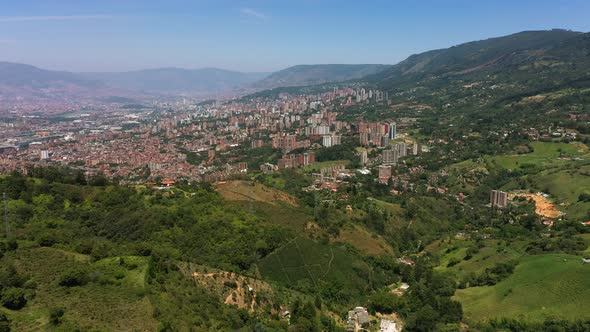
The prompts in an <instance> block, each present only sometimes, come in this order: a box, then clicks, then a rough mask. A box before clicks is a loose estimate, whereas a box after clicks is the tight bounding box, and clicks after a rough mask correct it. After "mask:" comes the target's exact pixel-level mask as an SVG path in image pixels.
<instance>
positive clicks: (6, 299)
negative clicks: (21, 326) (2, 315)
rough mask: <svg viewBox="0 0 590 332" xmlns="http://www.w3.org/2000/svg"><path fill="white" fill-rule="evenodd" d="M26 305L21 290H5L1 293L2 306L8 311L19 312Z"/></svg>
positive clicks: (23, 293)
mask: <svg viewBox="0 0 590 332" xmlns="http://www.w3.org/2000/svg"><path fill="white" fill-rule="evenodd" d="M26 304H27V299H26V298H25V291H24V290H23V289H22V288H6V289H4V290H3V291H2V306H4V307H5V308H7V309H10V310H19V309H21V308H22V307H24V306H25V305H26Z"/></svg>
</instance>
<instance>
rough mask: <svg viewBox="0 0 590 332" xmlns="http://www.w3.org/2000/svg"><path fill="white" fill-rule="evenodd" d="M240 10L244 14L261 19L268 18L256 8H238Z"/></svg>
mask: <svg viewBox="0 0 590 332" xmlns="http://www.w3.org/2000/svg"><path fill="white" fill-rule="evenodd" d="M240 12H241V13H242V14H244V15H248V16H251V17H256V18H258V19H261V20H265V19H267V18H268V16H266V15H265V14H264V13H261V12H259V11H257V10H254V9H252V8H242V9H240Z"/></svg>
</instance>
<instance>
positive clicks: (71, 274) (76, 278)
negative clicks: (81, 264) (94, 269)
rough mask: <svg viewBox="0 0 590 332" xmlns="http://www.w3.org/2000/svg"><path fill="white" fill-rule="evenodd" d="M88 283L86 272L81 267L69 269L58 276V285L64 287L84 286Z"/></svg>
mask: <svg viewBox="0 0 590 332" xmlns="http://www.w3.org/2000/svg"><path fill="white" fill-rule="evenodd" d="M87 283H88V272H86V270H84V269H81V268H74V269H69V270H67V271H65V272H63V273H62V274H61V276H60V277H59V285H60V286H64V287H74V286H84V285H86V284H87Z"/></svg>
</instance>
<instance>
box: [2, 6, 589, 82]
mask: <svg viewBox="0 0 590 332" xmlns="http://www.w3.org/2000/svg"><path fill="white" fill-rule="evenodd" d="M589 17H590V1H588V0H356V1H348V0H339V1H336V0H249V1H246V0H233V1H230V0H165V1H164V0H1V1H0V50H1V52H0V61H10V62H18V63H26V64H32V65H35V66H38V67H41V68H46V69H55V70H68V71H127V70H137V69H145V68H158V67H183V68H203V67H217V68H225V69H230V70H239V71H248V72H270V71H275V70H279V69H283V68H286V67H289V66H292V65H297V64H325V63H380V64H395V63H397V62H399V61H401V60H403V59H405V58H406V57H408V56H409V55H411V54H415V53H420V52H424V51H428V50H432V49H438V48H446V47H450V46H453V45H457V44H460V43H464V42H469V41H473V40H480V39H486V38H491V37H498V36H503V35H508V34H512V33H516V32H520V31H524V30H542V29H552V28H562V29H571V30H575V31H582V32H588V31H590V19H589Z"/></svg>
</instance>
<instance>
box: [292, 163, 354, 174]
mask: <svg viewBox="0 0 590 332" xmlns="http://www.w3.org/2000/svg"><path fill="white" fill-rule="evenodd" d="M349 163H350V161H349V160H330V161H323V162H321V163H315V164H312V165H309V166H306V167H304V168H303V171H305V172H319V171H320V170H321V169H322V168H324V167H332V166H337V165H344V166H346V165H348V164H349Z"/></svg>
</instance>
